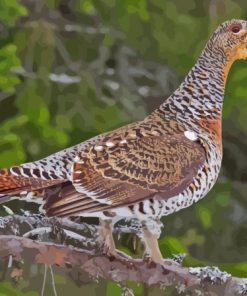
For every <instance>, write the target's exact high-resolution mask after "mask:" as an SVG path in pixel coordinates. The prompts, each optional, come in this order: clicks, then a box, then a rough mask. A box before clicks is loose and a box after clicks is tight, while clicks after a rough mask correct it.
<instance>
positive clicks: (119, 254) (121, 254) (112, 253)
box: [102, 247, 131, 260]
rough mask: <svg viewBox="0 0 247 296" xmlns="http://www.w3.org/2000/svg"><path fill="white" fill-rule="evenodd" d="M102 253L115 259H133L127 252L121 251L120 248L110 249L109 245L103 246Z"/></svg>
mask: <svg viewBox="0 0 247 296" xmlns="http://www.w3.org/2000/svg"><path fill="white" fill-rule="evenodd" d="M102 254H103V255H105V256H107V257H109V258H111V259H114V258H118V259H120V260H121V259H131V257H130V256H128V255H127V254H126V253H124V252H122V251H119V250H118V249H114V250H110V249H109V248H107V247H104V248H103V250H102Z"/></svg>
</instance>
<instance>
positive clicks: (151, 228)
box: [142, 221, 163, 264]
mask: <svg viewBox="0 0 247 296" xmlns="http://www.w3.org/2000/svg"><path fill="white" fill-rule="evenodd" d="M150 222H151V223H150ZM160 228H161V222H160V221H143V222H142V230H143V237H142V239H143V242H144V245H145V252H146V254H147V255H148V256H149V260H150V261H152V262H155V263H159V264H162V261H163V257H162V254H161V252H160V248H159V244H158V238H159V236H160V232H161V231H160Z"/></svg>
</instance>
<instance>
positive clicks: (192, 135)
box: [184, 131, 198, 141]
mask: <svg viewBox="0 0 247 296" xmlns="http://www.w3.org/2000/svg"><path fill="white" fill-rule="evenodd" d="M184 135H185V137H186V138H187V139H189V140H191V141H196V140H197V139H198V137H197V135H196V133H194V132H192V131H185V132H184Z"/></svg>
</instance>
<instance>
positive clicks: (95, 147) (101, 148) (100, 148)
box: [94, 145, 104, 151]
mask: <svg viewBox="0 0 247 296" xmlns="http://www.w3.org/2000/svg"><path fill="white" fill-rule="evenodd" d="M94 149H95V150H96V151H102V150H103V149H104V147H103V146H101V145H99V146H94Z"/></svg>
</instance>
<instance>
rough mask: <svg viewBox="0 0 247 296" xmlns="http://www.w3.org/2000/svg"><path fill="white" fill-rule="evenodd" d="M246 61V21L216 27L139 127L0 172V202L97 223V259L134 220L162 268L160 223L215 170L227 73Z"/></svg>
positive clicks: (199, 191)
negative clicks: (33, 205) (125, 222)
mask: <svg viewBox="0 0 247 296" xmlns="http://www.w3.org/2000/svg"><path fill="white" fill-rule="evenodd" d="M246 58H247V21H245V20H240V19H233V20H228V21H225V22H224V23H222V24H220V25H219V27H218V28H217V29H216V30H215V31H214V33H213V34H212V36H211V37H210V38H209V40H208V42H207V43H206V46H205V48H204V49H203V51H202V53H201V55H200V56H199V58H198V60H197V62H196V63H195V65H194V66H193V68H192V69H191V70H190V71H189V73H188V74H187V76H186V77H185V78H184V81H183V82H182V83H181V84H180V86H179V87H178V88H177V89H176V90H175V91H174V93H173V94H171V95H170V96H169V97H168V98H167V99H166V100H164V103H162V104H161V105H160V106H159V107H158V108H157V109H155V110H154V111H153V112H152V113H151V114H149V115H148V116H147V117H146V118H144V119H143V120H142V121H138V122H134V123H130V124H128V125H126V126H123V127H120V128H118V129H116V130H113V131H109V132H106V133H104V134H100V135H98V136H95V137H93V138H91V139H89V140H86V141H84V142H82V143H80V144H77V145H75V146H73V147H70V148H67V149H64V150H62V151H59V152H57V153H54V154H52V155H50V156H47V157H45V158H43V159H41V160H37V161H34V162H29V163H25V164H21V165H14V166H12V167H9V168H4V169H1V170H0V202H1V203H5V202H7V201H9V200H11V199H15V198H20V199H24V200H27V201H36V202H40V203H41V208H40V209H41V211H43V212H44V213H45V214H46V215H47V216H56V217H71V216H82V217H97V218H99V224H100V227H99V232H98V236H99V237H100V238H101V239H102V241H103V242H104V245H103V252H104V253H105V254H107V255H112V256H118V251H117V250H116V247H115V242H114V239H113V235H112V232H113V227H114V224H115V223H117V222H118V221H119V220H121V219H124V218H130V219H132V218H135V219H137V220H138V221H139V222H140V225H141V227H142V240H143V242H144V245H145V252H146V254H148V258H149V259H150V261H151V262H154V263H157V264H162V262H164V259H163V257H162V254H161V251H160V249H159V245H158V238H159V236H160V232H161V230H160V228H161V226H162V223H161V222H160V219H161V218H162V217H163V216H166V215H170V214H172V213H174V212H177V211H179V210H181V209H183V208H186V207H189V206H191V205H192V204H194V203H195V202H197V201H199V200H200V199H202V198H203V197H204V196H206V195H207V193H208V192H209V191H210V190H211V188H212V187H213V185H214V184H215V182H216V180H217V177H218V175H219V172H220V168H221V162H222V107H223V98H224V90H225V86H226V81H227V76H228V73H229V70H230V68H231V66H232V64H233V62H234V61H235V60H239V59H246Z"/></svg>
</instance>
